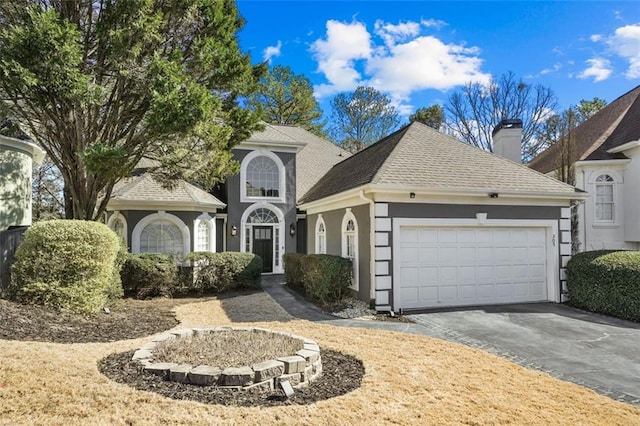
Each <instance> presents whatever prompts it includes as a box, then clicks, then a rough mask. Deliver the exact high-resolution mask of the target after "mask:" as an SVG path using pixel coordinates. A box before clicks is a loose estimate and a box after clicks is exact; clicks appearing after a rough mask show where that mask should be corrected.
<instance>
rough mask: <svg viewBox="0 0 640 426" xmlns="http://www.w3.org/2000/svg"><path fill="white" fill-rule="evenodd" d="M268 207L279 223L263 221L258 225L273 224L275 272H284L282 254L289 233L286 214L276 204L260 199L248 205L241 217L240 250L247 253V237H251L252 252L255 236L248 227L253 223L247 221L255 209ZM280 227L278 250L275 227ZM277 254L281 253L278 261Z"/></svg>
mask: <svg viewBox="0 0 640 426" xmlns="http://www.w3.org/2000/svg"><path fill="white" fill-rule="evenodd" d="M261 208H263V209H267V210H270V211H271V212H273V213H274V214H275V215H276V217H277V218H278V223H277V224H269V223H261V224H257V225H258V226H269V225H271V226H272V227H273V228H274V235H273V273H274V274H281V273H283V272H284V268H283V265H282V256H283V254H284V250H285V244H284V242H285V238H286V236H287V234H285V221H284V214H283V213H282V210H280V209H279V208H278V207H276V206H274V205H273V204H270V203H267V202H266V201H260V202H257V203H255V204H252V205H251V206H249V207H247V209H246V210H245V211H244V213H242V217H241V219H240V251H241V252H242V253H246V252H247V247H246V241H247V237H249V245H250V247H249V252H252V250H253V238H252V236H251V234H249V235H247V227H252V224H248V223H247V219H248V218H249V215H250V214H251V213H253V212H254V211H256V210H258V209H261ZM276 228H277V229H278V234H279V241H278V243H279V244H280V246H279V250H276V237H275V229H276ZM276 254H279V258H278V259H277V262H276Z"/></svg>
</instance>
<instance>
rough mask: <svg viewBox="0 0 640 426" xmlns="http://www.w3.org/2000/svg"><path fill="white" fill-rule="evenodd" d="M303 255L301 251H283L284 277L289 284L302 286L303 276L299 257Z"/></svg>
mask: <svg viewBox="0 0 640 426" xmlns="http://www.w3.org/2000/svg"><path fill="white" fill-rule="evenodd" d="M303 256H304V254H302V253H285V254H284V256H283V257H282V258H283V261H284V277H285V280H286V282H287V284H289V285H293V286H296V287H302V285H303V284H302V282H303V277H302V269H301V266H300V259H301V258H302V257H303Z"/></svg>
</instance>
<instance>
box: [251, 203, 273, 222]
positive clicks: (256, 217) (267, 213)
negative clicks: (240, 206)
mask: <svg viewBox="0 0 640 426" xmlns="http://www.w3.org/2000/svg"><path fill="white" fill-rule="evenodd" d="M278 222H279V221H278V216H276V214H275V213H274V212H272V211H271V210H269V209H266V208H264V207H260V208H257V209H255V210H254V211H252V212H251V214H250V215H249V217H247V223H253V224H256V223H278Z"/></svg>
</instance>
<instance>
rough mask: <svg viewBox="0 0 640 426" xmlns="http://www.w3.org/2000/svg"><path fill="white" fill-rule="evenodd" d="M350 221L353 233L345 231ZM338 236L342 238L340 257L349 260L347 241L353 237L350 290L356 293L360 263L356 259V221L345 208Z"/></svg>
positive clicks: (357, 253)
mask: <svg viewBox="0 0 640 426" xmlns="http://www.w3.org/2000/svg"><path fill="white" fill-rule="evenodd" d="M350 221H351V222H352V223H353V231H347V225H348V224H349V222H350ZM340 235H341V238H342V257H346V258H349V256H348V239H349V237H350V236H352V237H353V259H351V260H352V262H353V285H352V287H351V288H352V289H353V290H356V291H357V290H359V289H360V282H359V278H360V273H359V269H360V261H359V259H358V256H359V255H360V250H359V247H358V238H359V236H358V220H357V219H356V216H355V215H354V214H353V212H352V211H351V208H347V209H346V210H345V213H344V216H343V217H342V225H341V226H340Z"/></svg>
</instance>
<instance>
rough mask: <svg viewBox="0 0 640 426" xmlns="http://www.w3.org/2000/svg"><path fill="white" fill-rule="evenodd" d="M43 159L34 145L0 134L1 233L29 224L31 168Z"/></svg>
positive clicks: (40, 152) (0, 124) (0, 126)
mask: <svg viewBox="0 0 640 426" xmlns="http://www.w3.org/2000/svg"><path fill="white" fill-rule="evenodd" d="M0 130H2V123H0ZM43 158H44V152H43V151H42V149H40V147H38V146H37V145H35V144H34V143H32V142H29V141H28V140H22V139H16V138H10V137H7V136H3V135H0V231H3V230H5V229H7V228H9V227H10V226H28V225H31V181H32V167H33V165H34V164H40V163H42V160H43Z"/></svg>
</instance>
